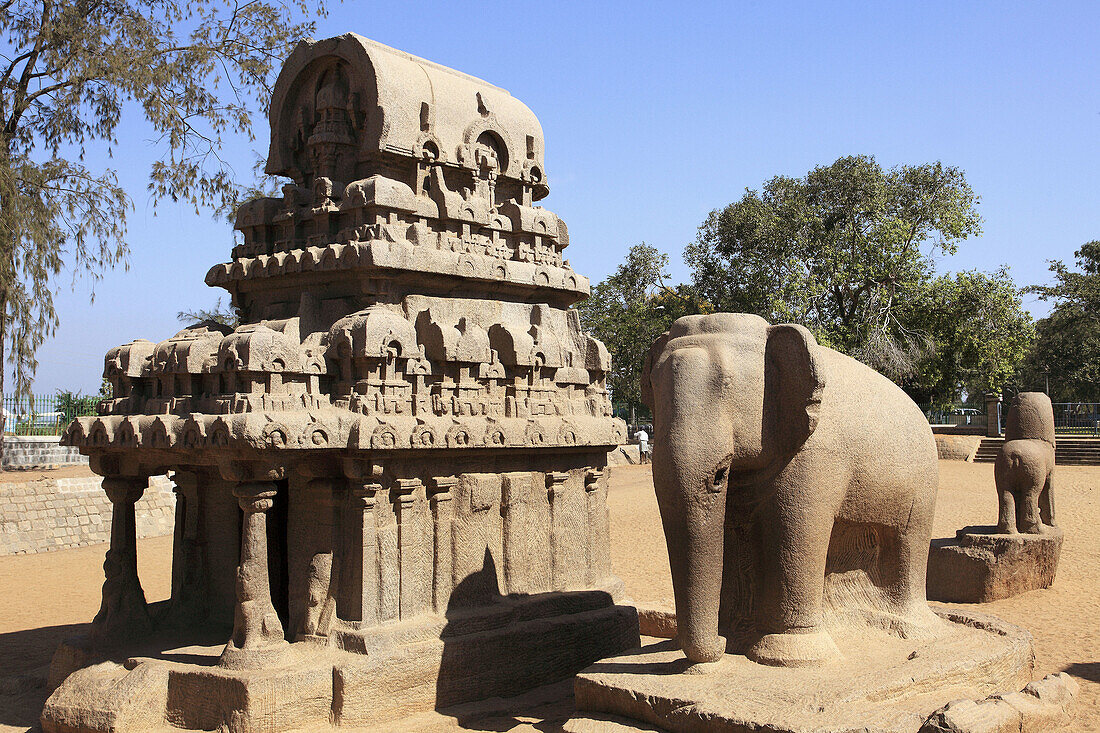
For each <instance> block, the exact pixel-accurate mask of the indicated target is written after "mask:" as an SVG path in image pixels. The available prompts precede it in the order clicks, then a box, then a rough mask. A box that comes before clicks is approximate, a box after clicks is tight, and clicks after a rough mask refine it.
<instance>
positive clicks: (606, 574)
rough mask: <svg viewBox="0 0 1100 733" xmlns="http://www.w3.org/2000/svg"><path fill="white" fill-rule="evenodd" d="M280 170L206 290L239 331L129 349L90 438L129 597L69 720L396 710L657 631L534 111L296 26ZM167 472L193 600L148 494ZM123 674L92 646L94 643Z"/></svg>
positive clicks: (339, 718)
mask: <svg viewBox="0 0 1100 733" xmlns="http://www.w3.org/2000/svg"><path fill="white" fill-rule="evenodd" d="M266 170H267V173H269V174H271V175H274V176H281V177H284V178H285V179H289V182H288V183H286V185H285V186H283V189H282V196H281V197H277V198H261V199H258V200H255V201H252V202H250V203H248V204H245V205H244V206H243V207H242V208H241V209H240V211H239V213H238V217H237V224H236V228H237V230H238V231H239V232H240V233H241V235H243V241H241V242H240V243H239V244H238V245H237V246H236V247H235V248H234V250H233V252H232V258H231V260H230V261H229V262H227V263H225V264H219V265H216V266H214V267H213V268H212V269H211V270H210V272H209V274H208V275H207V278H206V280H207V283H208V284H210V285H212V286H217V287H222V288H225V289H227V290H228V291H229V292H230V293H231V294H232V298H233V305H234V306H235V307H236V308H237V309H239V312H240V315H241V323H242V325H240V326H238V327H236V328H228V327H225V326H222V325H219V324H216V323H203V324H198V325H195V326H193V327H191V328H187V329H185V330H183V331H181V332H180V333H178V334H176V335H175V336H173V337H172V338H169V339H167V340H165V341H161V342H159V343H154V342H152V341H144V340H136V341H132V342H130V343H127V344H125V345H123V346H120V347H118V348H115V349H112V350H111V351H110V352H109V353H108V354H107V358H106V376H107V377H108V378H109V379H110V380H111V383H112V386H113V390H114V395H115V397H114V399H112V400H108V401H106V402H105V403H104V404H103V405H102V408H101V415H100V416H99V417H95V418H82V419H80V420H79V421H77V422H75V423H73V424H72V426H71V427H70V428H69V430H68V432H67V434H66V437H65V440H66V442H67V443H68V444H70V445H76V446H79V447H80V448H81V450H82V451H83V452H84V453H86V454H87V455H89V456H90V458H91V462H92V467H93V469H94V470H95V471H96V472H98V473H100V474H102V475H103V476H104V477H105V480H104V488H105V489H106V491H107V493H108V495H109V496H110V498H111V501H112V502H113V503H114V525H113V531H112V540H111V549H110V551H109V552H108V554H107V559H106V562H105V564H104V568H105V571H106V581H105V583H104V586H103V605H102V608H101V610H100V612H99V614H98V615H97V616H96V618H95V622H94V624H93V627H92V633H91V635H90V637H89V638H87V639H76V640H71V641H70V642H68V643H66V644H65V645H64V646H63V647H62V648H61V650H60V651H59V652H58V655H57V657H56V658H55V662H54V669H53V679H52V684H54V685H58V684H59V685H60V686H59V687H58V689H57V690H56V691H55V692H54V694H53V695H52V697H51V698H50V700H49V702H48V703H47V706H46V709H45V711H44V713H43V725H44V728H45V729H46V730H47V731H54V730H66V731H70V730H78V731H85V730H89V731H90V730H139V729H145V728H148V727H152V726H155V725H159V724H162V723H163V722H165V721H167V722H168V723H170V724H171V725H173V726H176V727H182V728H190V729H204V730H209V729H214V728H220V727H228V729H229V730H281V729H286V728H290V727H297V726H301V725H306V724H313V723H317V722H328V721H331V722H334V723H338V724H360V723H377V722H382V721H387V720H393V719H395V718H397V717H399V716H401V715H403V714H405V713H408V712H412V711H417V710H423V709H430V708H433V707H438V706H445V705H448V704H452V703H457V702H462V701H467V700H476V699H481V698H485V697H489V696H496V695H508V694H515V693H518V692H521V691H524V690H526V689H529V688H531V687H533V686H535V685H538V684H542V683H545V682H548V681H551V680H556V679H562V678H564V677H568V676H569V675H571V674H573V673H574V672H576V671H577V670H579V669H581V668H582V667H584V666H585V665H587V664H589V663H591V662H593V661H595V660H596V659H598V658H600V657H603V656H607V655H609V654H612V653H617V652H619V651H622V650H624V649H626V648H628V647H630V646H632V645H635V644H636V643H637V640H638V638H637V621H636V618H635V616H634V611H633V609H630V608H625V607H622V606H618V605H616V600H617V599H618V598H619V597H620V595H621V592H622V591H621V583H620V582H619V581H618V580H617V579H616V578H615V577H614V576H613V575H612V574H611V570H610V567H609V546H608V545H609V537H608V516H607V509H606V475H605V464H606V455H607V451H608V450H609V448H611V447H612V446H615V445H618V444H619V443H621V442H623V440H624V438H625V426H624V424H623V423H622V422H621V421H619V420H616V419H614V418H613V417H612V416H611V404H610V401H609V399H608V393H607V390H606V387H605V374H606V372H607V371H608V368H609V358H608V352H607V350H606V349H605V348H604V346H603V345H602V344H601V343H600V342H599V341H597V340H595V339H593V338H591V337H589V336H586V335H585V334H584V333H582V332H581V330H580V327H579V321H578V319H577V314H576V312H575V311H570V310H567V308H568V306H569V305H571V304H572V303H574V302H576V301H578V300H580V299H583V298H584V297H586V295H587V294H588V291H589V284H588V281H587V280H586V279H585V278H584V277H582V276H580V275H578V274H577V273H575V272H574V271H573V270H572V269H571V268H570V267H569V263H568V261H566V260H564V259H563V252H564V250H565V248H566V246H567V245H568V244H569V235H568V230H567V228H566V226H565V223H564V222H563V221H561V220H560V219H559V218H558V217H557V216H555V215H554V214H553V213H551V212H550V211H548V210H546V209H544V208H542V207H541V206H538V205H536V202H537V201H539V200H540V199H542V198H543V197H545V196H546V195H547V193H548V191H549V188H548V186H547V176H546V171H545V169H544V167H543V136H542V129H541V127H540V125H539V122H538V120H537V119H536V118H535V116H534V115H533V114H532V113H531V111H530V110H529V109H528V108H527V107H526V106H524V105H523V104H522V103H521V102H519V101H518V100H517V99H515V98H514V97H512V96H511V95H510V94H509V93H508V92H506V91H505V90H503V89H500V88H498V87H495V86H493V85H492V84H489V83H487V82H484V81H481V80H480V79H475V78H473V77H471V76H467V75H465V74H462V73H459V72H457V71H454V70H452V69H448V68H445V67H443V66H440V65H438V64H434V63H432V62H430V61H425V60H423V59H419V58H416V57H413V56H410V55H408V54H406V53H403V52H400V51H397V50H394V49H391V48H387V47H385V46H382V45H379V44H377V43H374V42H372V41H369V40H367V39H365V38H361V37H359V36H355V35H345V36H341V37H339V38H333V39H329V40H326V41H320V42H317V43H306V44H302V45H300V46H299V47H298V48H297V50H295V52H294V53H293V55H292V56H291V57H290V59H289V60H288V61H287V62H286V64H285V66H284V68H283V70H282V73H281V75H280V76H279V79H278V83H277V85H276V87H275V91H274V96H273V99H272V102H271V149H270V153H269V157H268V162H267V169H266ZM165 472H173V473H172V476H173V477H174V481H175V483H176V486H177V495H178V501H177V521H176V532H175V546H174V553H173V583H172V597H171V599H170V600H169V601H166V602H164V603H159V604H153V605H149V604H147V603H146V600H145V597H144V594H143V592H142V589H141V586H140V583H139V580H138V577H137V572H136V562H135V557H136V554H135V553H136V548H135V533H134V502H135V501H136V500H137V499H138V498H139V497H140V496H141V494H142V491H143V489H144V487H145V486H146V482H147V479H148V477H149V476H151V475H156V474H162V473H165ZM101 660H107V661H106V662H105V663H103V664H97V665H94V666H89V665H91V664H92V663H93V662H99V661H101Z"/></svg>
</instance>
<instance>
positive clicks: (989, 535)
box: [927, 392, 1062, 603]
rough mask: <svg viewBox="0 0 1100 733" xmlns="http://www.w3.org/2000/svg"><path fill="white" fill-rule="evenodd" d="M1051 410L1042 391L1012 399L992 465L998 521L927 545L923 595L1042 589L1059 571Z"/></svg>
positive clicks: (995, 595)
mask: <svg viewBox="0 0 1100 733" xmlns="http://www.w3.org/2000/svg"><path fill="white" fill-rule="evenodd" d="M1054 463H1055V444H1054V408H1053V407H1052V406H1051V404H1050V398H1049V397H1047V396H1046V395H1045V394H1043V393H1042V392H1020V393H1019V394H1017V395H1016V397H1015V398H1013V400H1012V406H1011V407H1010V408H1009V410H1008V417H1007V419H1006V423H1005V441H1004V444H1003V446H1002V447H1001V452H1000V454H999V455H998V456H997V461H996V465H995V466H994V479H995V481H996V484H997V496H998V510H997V525H996V526H992V527H965V528H963V529H961V530H959V531H958V532H957V533H956V536H955V537H954V538H953V539H936V540H933V541H932V543H931V545H930V546H929V551H928V582H927V593H928V596H929V597H930V598H935V599H936V600H941V601H953V602H958V603H987V602H989V601H995V600H997V599H999V598H1008V597H1010V596H1014V595H1016V594H1017V593H1025V592H1027V591H1030V590H1037V589H1039V588H1049V587H1050V584H1051V583H1053V582H1054V575H1055V573H1056V572H1057V570H1058V556H1059V554H1060V553H1061V550H1062V530H1060V529H1058V528H1057V527H1056V526H1055V515H1054Z"/></svg>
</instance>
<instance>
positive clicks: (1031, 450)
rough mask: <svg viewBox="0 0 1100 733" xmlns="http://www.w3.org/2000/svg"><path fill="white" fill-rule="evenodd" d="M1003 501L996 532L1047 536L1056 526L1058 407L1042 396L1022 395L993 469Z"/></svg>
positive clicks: (1011, 410) (1011, 413) (1014, 403)
mask: <svg viewBox="0 0 1100 733" xmlns="http://www.w3.org/2000/svg"><path fill="white" fill-rule="evenodd" d="M993 477H994V479H995V480H996V482H997V494H998V496H999V497H1000V502H999V511H998V516H997V531H998V532H1001V533H1006V534H1016V533H1017V532H1023V533H1025V534H1046V533H1048V532H1050V530H1051V528H1053V527H1054V526H1055V524H1054V408H1053V406H1052V405H1051V404H1050V397H1047V396H1046V394H1044V393H1042V392H1020V393H1019V394H1018V395H1016V397H1015V398H1013V400H1012V407H1010V408H1009V409H1008V419H1007V420H1006V422H1005V443H1004V446H1003V447H1002V448H1001V452H1000V454H999V455H998V456H997V462H996V464H995V465H994V467H993Z"/></svg>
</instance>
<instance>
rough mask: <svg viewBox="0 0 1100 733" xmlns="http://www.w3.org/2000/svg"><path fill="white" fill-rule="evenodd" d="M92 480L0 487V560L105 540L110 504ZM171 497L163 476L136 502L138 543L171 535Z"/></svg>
mask: <svg viewBox="0 0 1100 733" xmlns="http://www.w3.org/2000/svg"><path fill="white" fill-rule="evenodd" d="M102 481H103V479H101V478H100V477H98V476H88V477H87V478H60V479H44V480H42V481H29V482H27V483H7V482H5V483H0V555H22V554H27V553H34V552H46V551H49V550H65V549H69V548H71V547H81V546H83V545H94V544H99V543H103V542H107V541H109V540H110V539H111V502H110V501H109V500H108V499H107V497H106V495H105V494H104V493H103V490H102ZM175 510H176V497H175V494H173V493H172V484H171V482H170V481H169V480H168V479H167V478H166V477H165V476H153V477H152V478H150V479H149V489H148V490H147V491H146V492H145V495H144V496H143V497H142V498H141V500H139V501H138V503H137V506H136V511H137V534H138V537H159V536H161V535H166V534H172V525H173V521H174V515H175Z"/></svg>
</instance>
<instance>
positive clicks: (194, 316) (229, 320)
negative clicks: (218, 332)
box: [176, 298, 241, 328]
mask: <svg viewBox="0 0 1100 733" xmlns="http://www.w3.org/2000/svg"><path fill="white" fill-rule="evenodd" d="M176 320H178V321H179V322H180V323H183V324H185V325H188V326H191V325H193V324H196V323H204V322H207V323H217V324H220V325H222V326H228V327H229V328H236V327H237V326H239V325H241V314H240V311H239V310H238V309H237V308H234V307H233V306H231V305H230V306H226V307H225V308H222V299H221V298H218V300H217V301H216V302H215V303H214V307H213V308H196V309H195V310H189V311H180V312H179V313H177V314H176Z"/></svg>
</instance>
